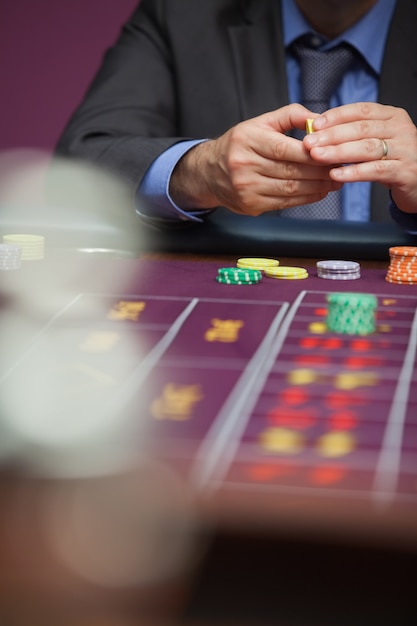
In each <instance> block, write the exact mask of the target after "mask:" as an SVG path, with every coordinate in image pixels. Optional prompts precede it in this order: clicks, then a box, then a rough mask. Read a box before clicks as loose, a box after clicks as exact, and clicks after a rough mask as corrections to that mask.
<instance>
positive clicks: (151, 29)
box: [56, 0, 189, 187]
mask: <svg viewBox="0 0 417 626" xmlns="http://www.w3.org/2000/svg"><path fill="white" fill-rule="evenodd" d="M163 15H164V0H156V1H155V0H142V2H141V3H140V4H139V5H138V7H137V8H136V10H135V11H134V12H133V14H132V16H131V18H130V19H129V20H128V22H127V23H126V24H125V25H124V27H123V29H122V31H121V33H120V36H119V38H118V40H117V42H116V43H115V45H114V46H113V47H112V48H110V49H109V50H108V51H107V52H106V54H105V55H104V57H103V61H102V64H101V67H100V69H99V71H98V73H97V75H96V76H95V78H94V79H93V81H92V83H91V85H90V86H89V88H88V90H87V92H86V94H85V96H84V98H83V101H82V102H81V104H80V105H79V107H78V108H77V109H76V111H75V112H74V113H73V115H72V117H71V118H70V120H69V122H68V124H67V126H66V128H65V129H64V131H63V133H62V135H61V137H60V139H59V141H58V144H57V146H56V154H57V155H59V156H64V157H75V158H78V159H80V160H84V159H85V160H88V161H93V162H96V163H98V164H99V165H102V166H104V167H108V168H110V169H111V170H113V171H115V172H118V173H120V174H121V175H123V177H124V178H126V179H127V180H128V181H129V182H131V183H132V184H133V185H134V186H135V187H138V186H139V184H140V182H141V181H142V178H143V176H144V175H145V173H146V171H147V170H148V168H149V166H150V164H151V163H152V162H153V161H154V159H155V158H157V157H158V156H159V155H160V154H161V153H162V152H163V151H164V150H166V149H167V148H168V147H170V146H172V145H174V144H175V143H177V142H178V141H180V140H183V139H188V138H189V137H178V136H177V132H178V131H177V127H176V119H177V111H176V96H175V84H174V72H173V66H172V53H171V50H170V44H169V37H168V35H167V32H166V29H165V25H164V18H163Z"/></svg>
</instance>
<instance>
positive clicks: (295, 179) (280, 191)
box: [170, 104, 342, 215]
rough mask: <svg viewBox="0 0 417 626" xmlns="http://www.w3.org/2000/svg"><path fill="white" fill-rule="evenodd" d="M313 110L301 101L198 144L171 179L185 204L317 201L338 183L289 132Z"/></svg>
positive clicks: (256, 205)
mask: <svg viewBox="0 0 417 626" xmlns="http://www.w3.org/2000/svg"><path fill="white" fill-rule="evenodd" d="M307 117H312V114H311V112H310V111H309V110H308V109H306V108H305V107H303V106H301V105H299V104H292V105H289V106H286V107H283V108H281V109H278V110H276V111H271V112H270V113H266V114H264V115H260V116H259V117H256V118H253V119H250V120H247V121H245V122H241V123H240V124H237V125H236V126H234V127H233V128H231V129H230V130H228V131H227V132H226V133H224V135H222V136H221V137H219V138H218V139H213V140H210V141H207V142H204V143H201V144H199V145H198V146H195V147H194V148H192V149H191V150H190V151H189V152H187V153H186V154H185V155H184V156H183V157H182V159H181V160H180V161H179V163H178V164H177V166H176V168H175V170H174V172H173V174H172V177H171V184H170V194H171V197H172V199H173V200H174V202H175V203H176V204H177V205H178V206H180V207H181V208H184V209H199V208H205V209H208V208H213V207H217V206H224V207H227V208H228V209H230V210H231V211H234V212H235V213H242V214H245V215H259V214H261V213H264V212H266V211H275V210H280V209H285V208H288V207H294V206H298V205H300V204H307V203H311V202H316V201H318V200H321V199H322V198H324V197H325V196H326V195H327V194H328V192H329V191H334V190H336V189H340V188H341V187H342V183H341V182H339V181H337V180H332V179H331V178H330V176H329V172H330V169H331V166H329V165H327V164H326V165H323V164H320V163H318V162H317V160H315V159H313V158H312V157H311V156H310V154H309V152H308V150H307V149H306V148H305V146H304V145H303V142H302V141H299V140H298V139H294V138H292V137H288V136H287V135H286V133H287V132H288V131H290V130H291V129H294V128H299V129H304V128H305V121H306V118H307Z"/></svg>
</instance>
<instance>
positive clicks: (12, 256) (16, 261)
mask: <svg viewBox="0 0 417 626" xmlns="http://www.w3.org/2000/svg"><path fill="white" fill-rule="evenodd" d="M21 262H22V248H21V247H20V246H15V245H12V244H8V243H0V270H18V269H19V268H20V266H21V264H22V263H21Z"/></svg>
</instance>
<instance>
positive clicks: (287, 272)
mask: <svg viewBox="0 0 417 626" xmlns="http://www.w3.org/2000/svg"><path fill="white" fill-rule="evenodd" d="M264 271H265V276H269V278H278V279H281V280H283V279H286V280H297V279H302V278H308V272H307V270H306V269H305V268H304V267H285V266H283V265H281V266H280V267H269V268H266V269H265V270H264Z"/></svg>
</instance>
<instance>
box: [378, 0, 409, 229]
mask: <svg viewBox="0 0 417 626" xmlns="http://www.w3.org/2000/svg"><path fill="white" fill-rule="evenodd" d="M416 24H417V2H416V0H400V1H399V2H397V7H396V9H395V12H394V16H393V19H392V23H391V27H390V30H389V34H388V40H387V46H386V49H385V55H384V62H383V65H382V71H381V80H380V89H379V96H378V101H379V102H381V104H389V105H392V106H398V107H402V108H404V109H406V111H407V112H408V113H409V115H410V116H411V118H412V119H413V121H414V123H415V124H417V38H416V32H415V26H416ZM372 187H373V188H372V196H371V218H372V220H376V221H391V217H390V215H389V213H388V211H387V202H388V192H387V190H386V189H385V188H384V187H382V185H377V184H374V185H373V186H372Z"/></svg>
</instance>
